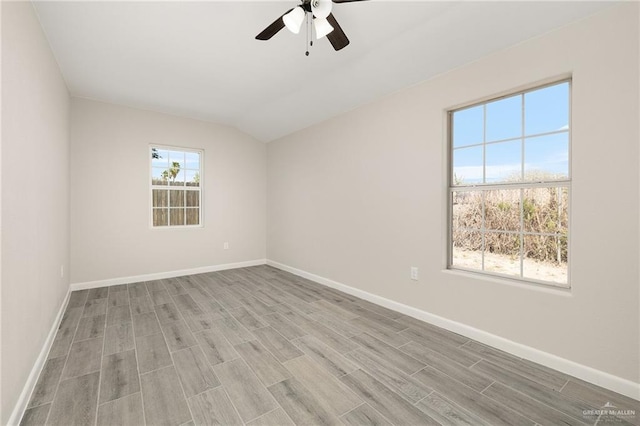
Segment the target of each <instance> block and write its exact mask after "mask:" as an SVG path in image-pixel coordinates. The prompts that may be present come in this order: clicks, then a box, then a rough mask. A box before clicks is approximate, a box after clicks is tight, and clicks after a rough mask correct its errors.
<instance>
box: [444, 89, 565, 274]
mask: <svg viewBox="0 0 640 426" xmlns="http://www.w3.org/2000/svg"><path fill="white" fill-rule="evenodd" d="M570 99H571V83H570V81H563V82H559V83H555V84H552V85H548V86H544V87H538V88H535V89H532V90H528V91H525V92H520V93H517V94H514V95H510V96H507V97H503V98H499V99H495V100H491V101H489V102H485V103H482V104H476V105H472V106H469V107H465V108H462V109H458V110H454V111H451V112H450V114H449V119H450V123H449V124H450V149H451V151H450V177H449V178H450V184H449V218H450V244H449V245H450V255H449V267H450V268H453V269H464V270H469V271H479V272H483V273H487V274H492V275H500V276H506V277H510V278H516V279H520V280H526V281H534V282H541V283H545V284H553V285H559V286H564V287H568V286H569V280H568V268H567V264H568V257H569V245H568V238H569V191H570V189H571V188H570V186H571V180H570V179H571V175H570V161H569V153H570V140H571V138H570V132H571V129H570Z"/></svg>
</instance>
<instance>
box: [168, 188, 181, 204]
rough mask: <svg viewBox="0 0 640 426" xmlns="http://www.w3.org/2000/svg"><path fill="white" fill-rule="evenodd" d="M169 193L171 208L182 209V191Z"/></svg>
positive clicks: (174, 190)
mask: <svg viewBox="0 0 640 426" xmlns="http://www.w3.org/2000/svg"><path fill="white" fill-rule="evenodd" d="M169 193H170V197H171V198H170V200H169V201H170V202H171V207H183V206H184V190H176V189H172V190H171V191H169Z"/></svg>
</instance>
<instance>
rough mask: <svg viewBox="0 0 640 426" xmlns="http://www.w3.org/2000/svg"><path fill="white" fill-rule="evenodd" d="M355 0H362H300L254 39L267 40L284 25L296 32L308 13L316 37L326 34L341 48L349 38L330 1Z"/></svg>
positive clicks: (335, 46) (352, 0) (347, 42)
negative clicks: (332, 11) (299, 2)
mask: <svg viewBox="0 0 640 426" xmlns="http://www.w3.org/2000/svg"><path fill="white" fill-rule="evenodd" d="M355 1H364V0H302V3H301V4H300V5H299V6H296V7H294V8H293V9H289V10H288V11H287V12H285V13H284V14H283V15H282V16H280V17H279V18H278V19H276V20H275V21H273V23H272V24H271V25H269V26H268V27H267V28H265V29H264V31H262V32H261V33H260V34H258V35H257V36H256V39H257V40H269V39H270V38H271V37H273V36H274V35H276V34H277V33H278V31H280V30H281V29H283V28H284V27H287V28H288V29H289V30H290V31H291V32H292V33H294V34H298V33H299V32H300V28H301V27H302V23H303V22H304V20H305V18H309V14H310V16H311V17H312V19H313V26H314V29H315V32H316V38H318V39H319V38H322V37H324V36H327V38H328V39H329V42H330V43H331V45H332V46H333V48H334V49H335V50H340V49H343V48H345V47H346V46H347V45H348V44H349V39H348V38H347V36H346V34H345V33H344V31H342V28H341V27H340V24H338V21H336V18H335V17H334V16H333V13H331V7H332V3H351V2H355ZM312 43H313V42H312ZM306 54H307V55H309V52H308V51H307V52H306Z"/></svg>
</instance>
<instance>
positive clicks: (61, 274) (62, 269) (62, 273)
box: [60, 265, 64, 278]
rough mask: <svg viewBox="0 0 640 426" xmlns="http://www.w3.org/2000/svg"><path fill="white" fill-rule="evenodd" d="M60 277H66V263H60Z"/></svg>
mask: <svg viewBox="0 0 640 426" xmlns="http://www.w3.org/2000/svg"><path fill="white" fill-rule="evenodd" d="M60 278H64V265H60Z"/></svg>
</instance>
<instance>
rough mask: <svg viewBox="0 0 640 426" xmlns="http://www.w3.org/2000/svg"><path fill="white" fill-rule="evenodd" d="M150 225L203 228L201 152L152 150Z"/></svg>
mask: <svg viewBox="0 0 640 426" xmlns="http://www.w3.org/2000/svg"><path fill="white" fill-rule="evenodd" d="M150 156H151V224H152V226H153V227H154V228H155V227H164V228H167V227H172V228H173V227H188V226H190V227H195V226H201V225H202V207H201V206H202V151H200V150H193V149H185V148H170V147H162V146H152V147H151V153H150Z"/></svg>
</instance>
